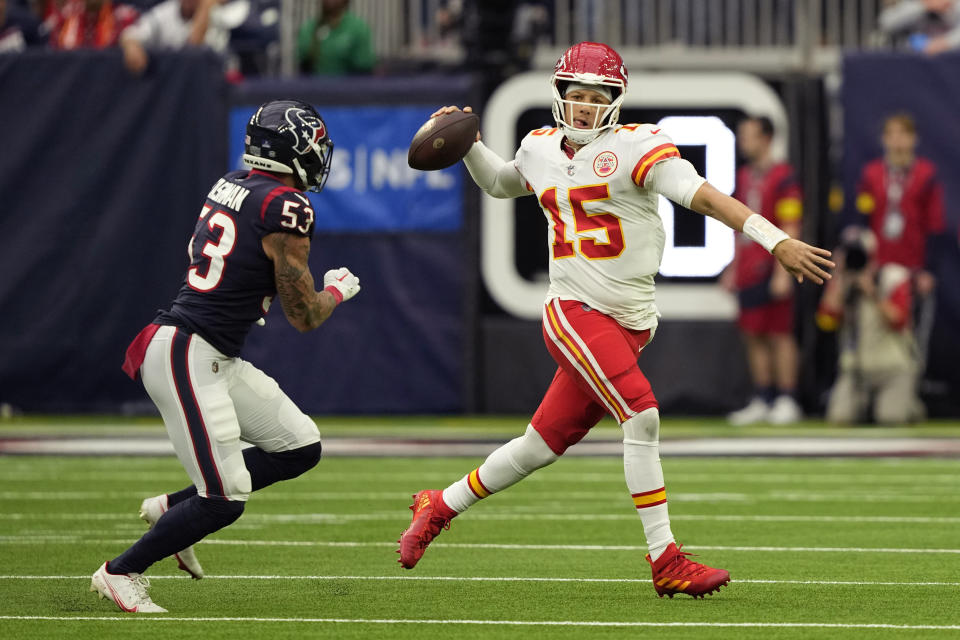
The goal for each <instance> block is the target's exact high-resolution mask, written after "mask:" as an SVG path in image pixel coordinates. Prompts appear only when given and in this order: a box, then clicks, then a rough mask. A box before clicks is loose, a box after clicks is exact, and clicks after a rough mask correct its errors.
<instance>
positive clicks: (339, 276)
mask: <svg viewBox="0 0 960 640" xmlns="http://www.w3.org/2000/svg"><path fill="white" fill-rule="evenodd" d="M323 290H324V291H329V292H330V295H332V296H333V297H334V299H336V301H337V304H340V303H341V302H344V301H346V300H349V299H350V298H352V297H353V296H355V295H357V293H359V291H360V278H358V277H357V276H355V275H353V274H352V273H350V269H347V268H346V267H340V268H339V269H331V270H330V271H327V272H326V273H325V274H323Z"/></svg>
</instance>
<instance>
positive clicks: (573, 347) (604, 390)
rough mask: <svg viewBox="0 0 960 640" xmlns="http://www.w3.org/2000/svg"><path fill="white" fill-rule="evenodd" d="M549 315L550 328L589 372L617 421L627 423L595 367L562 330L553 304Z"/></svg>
mask: <svg viewBox="0 0 960 640" xmlns="http://www.w3.org/2000/svg"><path fill="white" fill-rule="evenodd" d="M547 315H548V316H549V318H550V326H551V327H553V332H554V333H556V334H557V337H559V338H560V339H561V340H562V341H563V343H564V344H565V345H567V348H568V349H569V350H570V353H572V354H573V357H574V358H576V360H577V362H579V363H580V366H582V367H583V368H584V369H586V370H587V373H588V374H589V375H590V377H591V378H592V379H593V381H594V383H595V384H596V386H597V389H599V390H600V393H602V394H603V397H604V398H606V400H607V404H608V405H609V406H610V407H613V410H614V412H616V414H617V415H616V418H617V421H618V422H620V423H621V424H622V423H624V422H626V421H627V416H626V414H625V413H624V412H623V410H622V409H621V408H620V406H619V405H618V404H617V402H616V401H615V400H614V399H613V398H612V397H611V396H610V392H609V391H607V388H606V387H605V386H604V384H603V382H602V381H601V380H600V377H599V376H597V374H596V372H595V371H594V370H593V367H591V366H590V363H589V362H587V359H586V358H585V357H584V356H583V354H581V353H580V350H579V349H578V348H577V347H576V345H574V344H573V341H572V340H570V338H568V337H567V335H566V334H565V333H564V332H563V329H561V328H560V323H559V322H558V321H557V317H556V315H555V314H554V311H553V306H552V305H551V304H548V305H547Z"/></svg>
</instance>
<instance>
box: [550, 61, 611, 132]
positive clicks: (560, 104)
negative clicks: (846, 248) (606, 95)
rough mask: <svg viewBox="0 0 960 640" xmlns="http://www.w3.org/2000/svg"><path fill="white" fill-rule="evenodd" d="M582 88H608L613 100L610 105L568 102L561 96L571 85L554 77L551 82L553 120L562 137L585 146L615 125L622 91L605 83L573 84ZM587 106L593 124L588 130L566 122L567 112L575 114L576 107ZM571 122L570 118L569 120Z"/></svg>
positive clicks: (590, 123)
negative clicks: (590, 110) (589, 109)
mask: <svg viewBox="0 0 960 640" xmlns="http://www.w3.org/2000/svg"><path fill="white" fill-rule="evenodd" d="M575 83H576V84H578V85H580V86H582V87H583V88H586V89H590V88H591V85H593V86H598V85H599V86H603V87H604V88H608V89H609V90H610V91H611V93H612V94H613V100H612V101H611V102H610V104H607V105H604V104H597V103H593V102H577V101H574V100H568V99H567V98H565V97H564V95H563V94H565V93H566V92H567V87H568V86H569V85H570V84H571V82H569V81H564V80H560V79H558V78H557V77H556V76H554V81H553V83H552V84H553V119H554V120H556V122H557V126H559V127H560V128H561V129H562V130H563V133H564V135H565V136H566V137H567V138H568V139H569V140H570V141H571V142H573V143H575V144H587V143H589V142H592V141H593V140H595V139H596V138H597V136H599V135H600V134H601V133H603V132H604V131H605V130H606V129H609V128H611V127H613V126H615V125H616V124H617V120H618V119H619V118H620V105H621V104H623V91H622V90H621V89H620V87H618V86H617V85H615V84H611V83H606V82H597V83H586V82H575ZM582 106H587V107H591V108H592V109H593V110H594V116H593V122H588V123H587V124H589V125H591V126H589V127H588V128H585V129H584V128H580V127H578V126H576V124H575V123H574V122H572V121H567V112H568V110H569V111H570V112H571V114H572V115H573V114H576V112H577V109H578V107H582ZM571 120H572V118H571Z"/></svg>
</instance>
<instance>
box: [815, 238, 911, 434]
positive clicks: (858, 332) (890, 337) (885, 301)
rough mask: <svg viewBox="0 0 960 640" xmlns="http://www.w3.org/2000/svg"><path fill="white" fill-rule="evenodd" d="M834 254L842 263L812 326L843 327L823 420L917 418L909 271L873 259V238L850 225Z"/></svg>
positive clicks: (898, 420) (894, 421) (895, 420)
mask: <svg viewBox="0 0 960 640" xmlns="http://www.w3.org/2000/svg"><path fill="white" fill-rule="evenodd" d="M844 236H845V241H844V242H843V243H842V245H841V247H840V248H839V249H838V250H837V252H836V254H835V259H836V260H837V264H838V265H839V268H838V269H837V270H836V272H835V273H834V277H833V279H832V280H830V281H829V282H828V284H827V288H826V290H825V291H824V295H823V299H822V301H821V303H820V309H819V311H818V313H817V325H818V326H819V327H820V328H821V329H822V330H824V331H835V330H837V329H838V328H840V329H841V332H840V361H839V363H838V369H839V374H838V376H837V380H836V382H835V383H834V385H833V389H831V391H830V399H829V401H828V403H827V420H829V421H830V422H836V423H842V424H849V423H854V422H863V421H866V420H867V418H868V416H869V415H870V414H871V413H872V415H873V418H874V419H875V420H876V421H877V422H879V423H882V424H897V423H904V422H911V421H913V420H920V419H922V418H923V417H924V413H925V411H924V407H923V404H922V403H921V401H920V399H919V398H918V397H917V393H916V388H917V377H918V375H919V370H920V366H919V358H918V351H917V346H916V342H915V339H914V335H913V331H912V330H911V326H910V325H911V322H910V317H911V316H910V314H911V304H912V301H911V296H912V293H911V285H910V270H909V269H907V268H906V267H904V266H902V265H899V264H896V263H892V262H888V263H886V264H883V265H881V264H880V263H879V262H877V260H876V259H875V257H874V255H875V251H876V241H875V240H874V236H873V234H872V233H871V232H870V231H868V230H865V229H860V228H858V227H850V228H848V229H847V231H846V232H845V234H844Z"/></svg>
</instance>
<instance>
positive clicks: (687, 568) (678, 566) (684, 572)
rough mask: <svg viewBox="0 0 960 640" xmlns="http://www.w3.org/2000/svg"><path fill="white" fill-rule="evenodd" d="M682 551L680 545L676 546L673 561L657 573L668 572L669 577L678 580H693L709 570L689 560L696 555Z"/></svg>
mask: <svg viewBox="0 0 960 640" xmlns="http://www.w3.org/2000/svg"><path fill="white" fill-rule="evenodd" d="M682 549H683V545H682V544H681V545H678V546H677V553H676V555H674V556H673V559H672V560H670V561H669V562H668V563H667V564H665V565H664V566H663V567H662V568H661V569H660V571H659V573H668V572H669V573H670V574H671V575H675V576H677V577H678V578H694V577H696V576H699V575H701V574H703V573H706V572H707V571H709V570H710V567H708V566H706V565H704V564H700V563H699V562H694V561H693V560H689V559H688V558H689V557H691V556H695V555H696V554H695V553H690V552H689V551H683V550H682Z"/></svg>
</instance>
